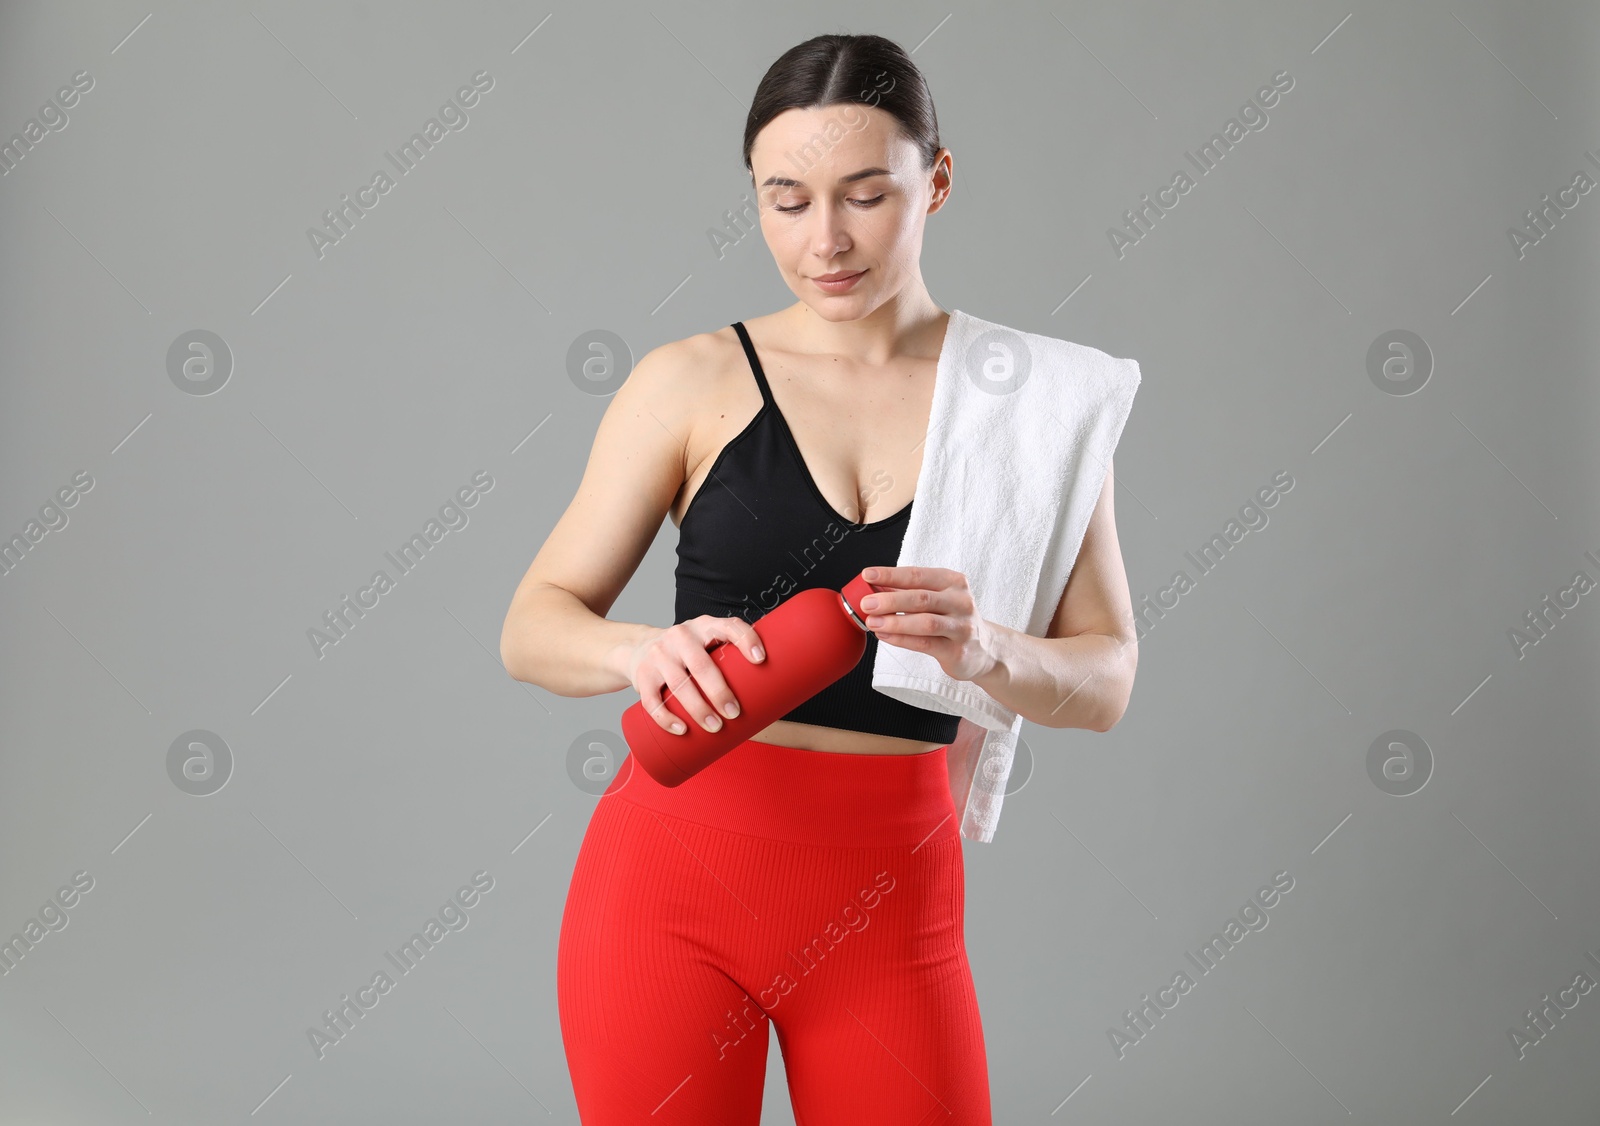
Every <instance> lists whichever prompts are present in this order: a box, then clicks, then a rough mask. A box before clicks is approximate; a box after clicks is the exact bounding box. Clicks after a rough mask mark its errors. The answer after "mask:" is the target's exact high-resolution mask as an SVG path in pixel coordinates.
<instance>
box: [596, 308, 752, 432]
mask: <svg viewBox="0 0 1600 1126" xmlns="http://www.w3.org/2000/svg"><path fill="white" fill-rule="evenodd" d="M742 355H743V349H742V347H741V346H740V344H739V338H738V336H737V335H735V333H734V331H733V329H732V328H731V327H727V328H722V329H718V330H716V331H714V332H697V333H695V334H694V335H692V336H685V337H683V338H682V339H681V340H669V341H666V342H665V343H663V344H658V345H657V346H656V347H654V348H652V349H650V351H648V352H646V353H645V354H644V355H643V356H641V357H640V358H639V361H638V363H636V364H635V365H634V368H633V371H632V373H631V374H630V375H629V376H628V379H627V381H626V382H624V384H623V388H624V389H626V390H628V392H629V393H630V396H631V397H632V398H634V399H636V400H637V402H638V405H639V406H641V407H648V408H649V409H651V410H653V411H655V412H656V413H657V414H658V416H659V417H660V419H661V421H662V423H663V424H665V425H667V426H669V427H671V428H672V429H673V431H674V433H678V434H680V435H683V434H685V433H686V430H687V428H688V427H691V426H693V425H694V424H695V423H696V422H697V421H698V420H699V419H700V418H701V417H702V416H704V414H705V413H706V411H707V409H708V408H709V407H711V406H713V405H716V404H718V403H720V402H721V401H722V396H723V393H724V392H726V391H727V390H728V388H729V387H730V385H731V384H732V380H731V378H730V375H731V373H732V372H733V370H734V360H735V359H736V358H737V357H741V356H742ZM621 393H622V392H620V391H619V392H618V394H621Z"/></svg>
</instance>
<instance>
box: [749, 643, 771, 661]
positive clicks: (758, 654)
mask: <svg viewBox="0 0 1600 1126" xmlns="http://www.w3.org/2000/svg"><path fill="white" fill-rule="evenodd" d="M750 652H751V653H752V654H754V655H755V659H756V660H758V661H765V660H766V659H767V653H766V650H764V649H762V648H761V646H759V645H757V646H756V647H755V648H754V649H752V650H750Z"/></svg>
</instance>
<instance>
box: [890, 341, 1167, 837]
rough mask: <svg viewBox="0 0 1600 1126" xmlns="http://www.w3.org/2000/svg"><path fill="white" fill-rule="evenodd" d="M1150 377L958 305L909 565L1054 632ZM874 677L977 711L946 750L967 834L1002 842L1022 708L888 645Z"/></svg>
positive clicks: (942, 706) (917, 698) (923, 700)
mask: <svg viewBox="0 0 1600 1126" xmlns="http://www.w3.org/2000/svg"><path fill="white" fill-rule="evenodd" d="M1138 387H1139V364H1138V362H1137V361H1135V360H1128V359H1118V358H1117V357H1114V356H1109V355H1107V354H1106V353H1104V352H1102V351H1100V350H1099V349H1097V348H1090V347H1088V346H1086V345H1083V344H1074V343H1072V342H1070V341H1067V340H1057V339H1055V338H1054V337H1049V336H1041V335H1038V334H1037V333H1032V332H1020V331H1018V330H1016V329H1010V328H1006V327H1005V326H1003V325H998V324H995V323H993V322H992V321H986V320H982V319H980V318H978V317H974V316H970V315H968V314H966V313H963V312H962V311H961V310H959V309H956V310H954V311H953V312H952V313H951V314H950V323H949V326H948V328H947V329H946V332H945V338H944V345H943V347H942V348H941V349H940V352H939V360H938V365H937V368H936V369H935V379H934V389H933V409H932V412H931V414H930V415H929V418H928V436H927V439H926V444H925V446H924V448H923V451H922V470H921V472H920V474H919V475H918V477H917V488H916V492H915V493H914V494H913V498H912V499H913V504H912V506H911V517H910V519H909V520H908V521H907V523H906V533H905V539H904V541H903V542H902V544H901V548H900V557H899V559H898V560H897V565H898V566H902V567H947V568H950V569H951V570H956V571H960V572H961V573H962V574H964V575H966V576H967V581H968V585H969V586H970V587H971V589H972V597H973V601H974V602H975V603H976V605H977V609H978V613H979V614H980V615H981V616H982V617H983V618H985V619H987V620H988V621H991V622H995V623H997V624H999V625H1003V626H1009V627H1010V628H1012V629H1015V630H1020V631H1022V632H1024V633H1029V634H1032V635H1033V636H1035V637H1043V636H1044V635H1045V631H1046V630H1048V629H1049V627H1050V622H1051V620H1052V619H1053V618H1054V617H1055V612H1056V608H1057V606H1058V605H1059V604H1060V602H1061V595H1062V592H1063V591H1065V590H1066V587H1067V579H1068V578H1069V577H1070V576H1071V574H1072V565H1073V563H1074V561H1075V560H1076V559H1077V557H1078V549H1079V547H1080V546H1082V544H1083V534H1084V531H1085V530H1086V529H1087V528H1088V526H1089V517H1090V515H1091V514H1092V513H1093V512H1094V506H1095V503H1096V501H1098V500H1099V498H1100V490H1101V488H1102V487H1103V486H1104V484H1105V479H1106V470H1107V467H1108V463H1109V462H1110V459H1111V454H1112V451H1113V450H1114V449H1115V448H1116V445H1117V439H1118V438H1119V437H1120V436H1121V434H1122V426H1123V423H1124V422H1126V421H1127V418H1128V413H1129V411H1130V410H1131V409H1132V407H1133V396H1134V392H1135V391H1136V390H1138ZM872 687H873V688H874V689H876V690H877V691H879V692H882V693H883V694H884V695H886V696H892V697H894V698H895V699H897V700H902V701H904V702H905V703H908V704H912V705H915V706H916V707H919V708H929V709H932V710H934V711H941V712H945V713H947V714H950V715H959V716H961V717H963V718H964V719H965V720H967V721H969V722H966V723H963V724H961V726H960V728H959V729H958V734H957V737H956V740H955V742H953V743H952V744H951V747H950V750H949V751H948V752H947V757H948V759H949V764H950V782H951V794H952V797H953V798H954V802H955V806H956V809H957V810H959V811H960V812H961V835H962V836H963V837H966V838H967V839H969V840H977V841H986V842H987V841H992V840H993V839H994V830H995V826H996V825H997V824H998V823H999V820H1000V804H1001V801H1002V800H1003V799H1004V797H1005V786H1006V779H1007V778H1008V777H1009V776H1010V774H1011V763H1012V758H1013V755H1014V753H1015V750H1016V745H1017V735H1018V733H1019V732H1020V731H1021V728H1022V717H1021V716H1019V715H1018V714H1017V713H1016V712H1014V711H1012V710H1011V709H1010V708H1008V707H1006V706H1005V705H1004V704H1002V703H1000V702H999V701H998V700H996V699H995V698H994V697H992V696H990V695H989V694H988V693H987V692H985V691H984V690H983V689H981V688H979V687H978V686H977V685H976V684H973V683H972V682H971V681H966V680H956V679H954V678H953V677H951V676H949V675H948V674H947V673H946V672H945V671H944V670H943V669H942V668H940V667H939V662H938V661H936V660H934V659H933V658H932V657H930V656H929V655H928V654H926V653H919V652H916V651H914V650H911V649H902V648H900V647H898V646H894V645H879V646H878V648H877V657H876V659H875V660H874V662H873V668H872ZM980 736H981V739H980Z"/></svg>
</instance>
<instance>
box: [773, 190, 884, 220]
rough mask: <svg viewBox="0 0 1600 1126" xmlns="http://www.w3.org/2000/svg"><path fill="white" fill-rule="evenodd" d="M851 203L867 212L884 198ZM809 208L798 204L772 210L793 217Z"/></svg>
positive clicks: (879, 196)
mask: <svg viewBox="0 0 1600 1126" xmlns="http://www.w3.org/2000/svg"><path fill="white" fill-rule="evenodd" d="M850 202H851V203H853V204H855V205H856V206H858V207H860V208H861V209H862V210H863V211H865V210H866V209H867V208H869V207H874V206H876V205H877V204H879V203H882V202H883V196H882V195H881V194H880V195H875V196H873V197H872V198H871V199H852V200H851V201H850ZM808 206H810V205H809V204H807V203H797V204H795V205H794V206H793V207H782V206H780V205H777V204H774V205H773V208H772V210H774V211H778V212H782V213H783V214H784V215H793V214H794V213H795V212H797V211H803V210H804V209H805V208H806V207H808Z"/></svg>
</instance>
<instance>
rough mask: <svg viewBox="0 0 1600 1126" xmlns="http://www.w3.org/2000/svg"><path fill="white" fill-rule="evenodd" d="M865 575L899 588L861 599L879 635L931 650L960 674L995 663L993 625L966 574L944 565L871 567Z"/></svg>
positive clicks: (869, 623) (984, 669)
mask: <svg viewBox="0 0 1600 1126" xmlns="http://www.w3.org/2000/svg"><path fill="white" fill-rule="evenodd" d="M862 577H863V578H865V579H866V580H867V582H869V583H871V584H872V585H873V586H882V587H894V588H895V589H893V590H881V591H877V592H875V593H873V594H869V595H867V597H865V598H863V599H862V600H861V608H862V610H864V611H865V612H866V613H867V614H868V617H867V628H868V629H870V630H871V631H872V632H873V634H874V635H875V636H876V637H877V639H878V640H879V641H881V642H883V643H884V644H886V645H897V646H899V647H900V648H902V649H915V650H916V651H917V652H919V653H926V654H928V656H930V657H932V658H933V659H934V660H936V661H938V662H939V667H940V668H942V669H944V671H945V674H946V675H947V676H950V677H953V678H954V679H956V680H972V679H973V678H975V677H979V676H982V675H983V674H984V673H986V672H988V671H989V670H990V669H991V668H993V667H994V664H995V657H994V650H993V645H992V643H991V642H992V638H993V628H992V627H991V626H990V624H989V622H988V621H986V620H985V619H984V618H982V617H980V616H979V614H978V607H977V605H976V603H974V602H973V601H972V591H971V589H970V588H969V587H968V586H967V576H966V575H964V574H962V573H961V572H960V571H952V570H949V569H947V568H944V567H868V568H866V569H865V570H864V571H863V572H862Z"/></svg>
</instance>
